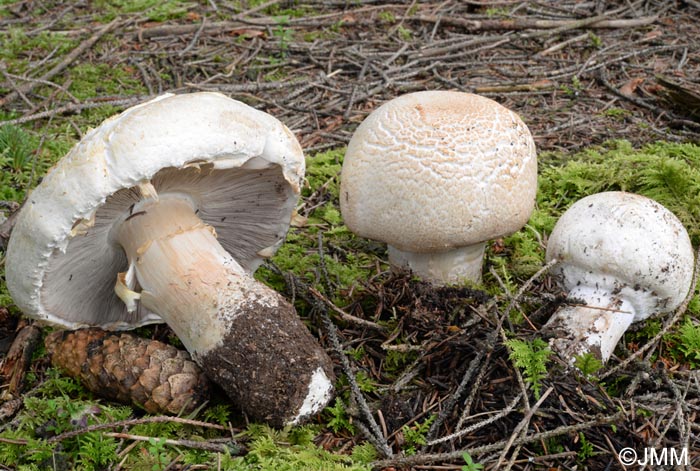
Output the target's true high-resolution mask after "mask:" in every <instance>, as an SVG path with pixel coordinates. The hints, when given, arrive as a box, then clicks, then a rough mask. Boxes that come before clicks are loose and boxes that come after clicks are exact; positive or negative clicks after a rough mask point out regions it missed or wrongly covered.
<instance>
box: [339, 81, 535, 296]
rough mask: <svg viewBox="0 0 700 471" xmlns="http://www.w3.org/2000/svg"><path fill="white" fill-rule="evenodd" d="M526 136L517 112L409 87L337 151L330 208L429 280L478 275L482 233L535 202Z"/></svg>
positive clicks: (497, 232)
mask: <svg viewBox="0 0 700 471" xmlns="http://www.w3.org/2000/svg"><path fill="white" fill-rule="evenodd" d="M536 189H537V157H536V153H535V143H534V141H533V139H532V136H531V135H530V131H529V130H528V128H527V126H526V125H525V124H524V123H523V122H522V120H521V119H520V118H519V117H518V115H517V114H515V113H514V112H512V111H510V110H508V109H507V108H505V107H503V106H501V105H499V104H498V103H496V102H495V101H493V100H490V99H488V98H484V97H481V96H478V95H472V94H469V93H461V92H448V91H426V92H417V93H409V94H406V95H403V96H400V97H398V98H395V99H393V100H391V101H389V102H387V103H385V104H384V105H382V106H380V107H379V108H378V109H376V110H375V111H373V112H372V113H371V114H370V115H369V116H368V117H367V118H366V119H365V120H364V121H363V122H362V124H360V126H359V127H358V128H357V130H356V131H355V133H354V135H353V136H352V139H351V140H350V144H349V145H348V150H347V152H346V154H345V160H344V162H343V169H342V182H341V190H340V209H341V211H342V214H343V219H344V220H345V224H346V225H347V226H348V228H349V229H350V230H352V231H353V232H355V233H356V234H357V235H359V236H362V237H367V238H369V239H375V240H380V241H383V242H386V243H387V244H388V245H389V247H388V250H389V262H390V263H391V264H392V265H393V266H397V267H406V268H410V269H411V270H412V271H413V272H414V273H416V274H417V275H418V276H420V277H421V278H424V279H426V280H427V281H431V282H433V283H436V284H447V283H456V282H459V281H463V280H472V281H477V282H478V281H479V280H481V265H482V259H483V255H484V249H485V247H486V241H487V240H489V239H493V238H496V237H499V236H503V235H507V234H510V233H512V232H515V231H517V230H519V229H520V228H521V227H523V226H524V225H525V223H526V222H527V220H528V218H529V217H530V213H531V212H532V210H533V208H534V205H535V192H536Z"/></svg>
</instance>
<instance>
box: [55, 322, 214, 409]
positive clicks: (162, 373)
mask: <svg viewBox="0 0 700 471" xmlns="http://www.w3.org/2000/svg"><path fill="white" fill-rule="evenodd" d="M45 343H46V349H47V351H48V352H49V355H50V356H51V362H52V363H53V365H54V366H57V367H59V368H62V369H63V370H65V371H66V372H68V374H70V375H71V376H73V377H75V378H78V379H80V381H81V382H82V383H83V385H84V386H85V387H86V388H87V389H89V390H90V391H92V392H94V393H95V394H98V395H100V396H102V397H105V398H107V399H111V400H115V401H118V402H122V403H126V404H129V403H132V404H136V405H138V406H139V407H141V408H143V409H144V410H146V412H149V413H152V414H156V413H167V414H180V413H182V414H187V413H190V412H192V411H193V410H195V409H196V408H197V407H199V406H200V405H201V404H202V403H203V402H204V401H206V400H207V399H208V396H209V380H208V379H207V378H206V376H205V375H204V373H203V372H202V371H201V370H200V368H199V366H197V365H196V364H195V363H194V362H193V361H192V360H191V359H190V356H189V354H188V353H187V352H185V351H183V350H178V349H177V348H175V347H173V346H172V345H167V344H164V343H162V342H159V341H157V340H148V339H143V338H140V337H136V336H134V335H131V334H128V333H123V332H121V333H114V332H106V331H104V330H100V329H81V330H75V331H60V332H54V333H52V334H49V335H48V336H47V338H46V342H45Z"/></svg>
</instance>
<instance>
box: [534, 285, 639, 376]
mask: <svg viewBox="0 0 700 471" xmlns="http://www.w3.org/2000/svg"><path fill="white" fill-rule="evenodd" d="M569 298H570V299H577V300H578V299H580V300H582V301H583V302H584V303H585V304H575V305H573V304H569V305H566V306H563V307H561V308H559V310H557V312H555V313H554V315H552V317H551V318H550V319H549V321H548V322H547V323H546V324H545V325H544V327H543V328H542V332H543V334H544V335H546V336H547V337H549V338H550V341H549V343H550V346H551V347H552V349H553V350H554V351H556V352H557V354H558V355H559V356H560V357H561V358H562V359H563V360H564V361H566V362H567V363H568V365H569V366H573V365H574V363H575V362H576V357H578V356H581V355H585V354H588V353H590V354H592V355H594V356H595V357H596V358H598V359H599V360H601V361H602V362H603V363H605V362H606V361H608V359H609V358H610V356H611V355H612V353H613V351H614V350H615V346H616V345H617V343H618V342H619V341H620V339H621V338H622V336H623V335H624V333H625V331H626V330H627V328H628V327H629V326H630V324H632V322H633V321H634V315H635V311H634V307H633V306H632V305H631V304H630V303H629V302H628V301H626V300H625V299H622V298H620V297H619V296H616V295H613V294H611V293H609V292H607V291H601V290H597V289H595V288H589V287H577V288H575V289H574V290H572V291H571V292H570V293H569Z"/></svg>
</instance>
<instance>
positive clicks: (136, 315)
mask: <svg viewBox="0 0 700 471" xmlns="http://www.w3.org/2000/svg"><path fill="white" fill-rule="evenodd" d="M303 175H304V156H303V153H302V150H301V147H300V145H299V143H298V141H297V140H296V138H295V137H294V135H293V134H292V133H291V132H290V131H289V130H288V129H287V128H286V127H285V126H284V125H283V124H282V123H280V122H279V121H278V120H277V119H275V118H273V117H272V116H270V115H268V114H266V113H264V112H261V111H258V110H255V109H254V108H251V107H249V106H247V105H245V104H243V103H240V102H238V101H235V100H232V99H230V98H227V97H225V96H224V95H221V94H218V93H192V94H184V95H171V94H167V95H163V96H160V97H158V98H156V99H154V100H152V101H149V102H147V103H144V104H141V105H138V106H134V107H132V108H129V109H127V110H126V111H124V112H123V113H121V114H119V115H118V116H115V117H112V118H110V119H108V120H106V121H105V122H104V123H102V124H101V125H100V126H99V127H98V128H96V129H94V130H92V131H90V132H89V133H88V134H87V135H86V136H85V137H84V138H83V139H82V140H81V141H80V142H79V143H78V144H77V145H76V146H75V147H74V148H73V149H72V150H71V151H70V153H69V154H68V155H67V156H66V157H64V158H63V159H62V160H61V161H60V162H59V163H58V164H57V165H56V166H55V168H53V169H52V171H50V172H49V173H48V174H47V175H46V177H45V178H44V179H43V181H42V182H41V184H40V185H39V186H37V188H36V189H34V190H33V191H32V192H31V194H30V195H29V196H28V200H27V203H26V204H25V205H24V207H23V209H22V210H21V212H20V214H19V216H18V219H17V223H16V226H15V228H14V231H13V233H12V236H11V238H10V242H9V247H8V251H7V260H6V278H7V286H8V288H9V290H10V293H11V294H12V296H13V298H14V300H15V302H16V304H17V305H18V306H19V307H20V308H21V309H22V310H23V311H24V312H25V313H26V314H27V315H28V316H31V317H33V318H36V319H40V320H43V321H46V322H49V323H52V324H56V325H59V326H62V327H65V328H78V327H84V326H99V327H102V328H107V329H130V328H134V327H138V326H141V325H144V324H149V323H154V322H163V321H165V322H167V324H168V325H169V326H170V327H171V328H172V329H173V331H174V332H175V333H176V334H177V335H178V337H179V338H180V339H181V341H182V343H183V345H184V346H185V347H186V348H187V350H188V351H189V352H190V354H191V355H192V358H193V359H194V360H195V361H196V362H197V363H198V364H199V365H200V366H201V367H202V369H203V370H204V371H205V372H206V373H207V375H208V376H209V377H210V378H211V379H212V380H214V381H215V382H216V383H218V384H219V385H220V386H222V388H223V389H224V390H225V391H226V393H227V394H228V395H229V396H230V397H231V398H232V399H234V401H235V402H236V403H237V404H238V405H239V406H240V407H241V408H242V409H243V411H244V412H246V413H248V414H249V415H250V416H251V417H252V418H254V419H259V420H265V421H267V422H269V423H271V424H273V425H277V426H279V425H283V424H287V423H297V422H299V421H301V420H303V419H304V418H306V417H308V416H309V415H311V414H313V413H315V412H317V411H319V410H320V409H321V408H322V407H323V406H324V405H325V404H326V403H327V402H328V401H329V400H330V398H331V394H332V389H333V386H332V380H333V371H332V363H331V360H330V358H329V357H328V356H327V354H326V353H325V351H324V350H323V349H322V348H321V346H320V345H319V344H318V343H317V342H316V341H315V340H314V338H313V336H312V335H311V333H310V332H309V331H308V329H307V328H306V327H305V326H304V324H303V323H302V322H301V320H300V319H299V317H298V316H297V315H296V312H295V310H294V308H293V306H292V305H291V304H290V303H289V302H287V301H286V300H285V299H284V298H283V297H282V296H281V295H280V294H279V293H277V292H276V291H274V290H272V289H271V288H269V287H267V286H266V285H264V284H263V283H261V282H258V281H256V280H255V279H254V278H253V276H252V273H253V272H254V271H255V269H256V268H257V267H258V266H259V265H260V263H261V262H262V260H263V259H264V258H265V257H269V256H271V255H273V254H274V252H275V250H276V249H277V247H278V246H279V245H280V244H281V243H282V242H283V240H284V238H285V235H286V232H287V229H288V228H289V224H290V219H291V217H292V215H293V212H294V207H295V205H296V203H297V201H298V196H299V192H300V185H301V182H302V179H303Z"/></svg>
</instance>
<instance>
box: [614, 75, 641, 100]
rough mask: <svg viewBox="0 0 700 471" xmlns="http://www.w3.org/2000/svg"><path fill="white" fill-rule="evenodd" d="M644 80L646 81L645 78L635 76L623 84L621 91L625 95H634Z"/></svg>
mask: <svg viewBox="0 0 700 471" xmlns="http://www.w3.org/2000/svg"><path fill="white" fill-rule="evenodd" d="M642 82H644V79H643V78H633V79H631V80H630V81H628V82H627V83H625V84H624V85H623V86H621V87H620V90H619V91H620V93H622V94H623V95H625V96H632V95H634V92H635V91H636V90H637V88H639V86H640V85H641V84H642Z"/></svg>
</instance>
